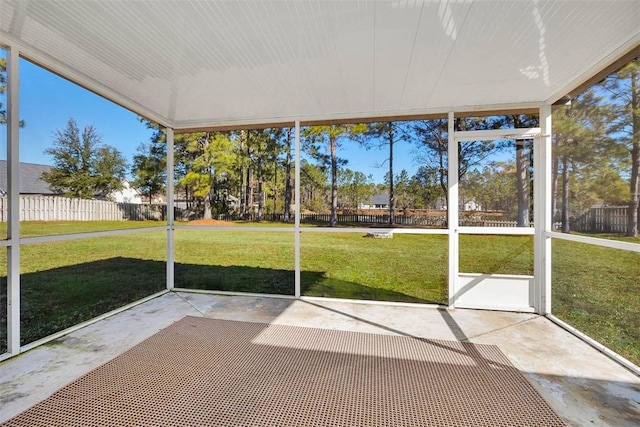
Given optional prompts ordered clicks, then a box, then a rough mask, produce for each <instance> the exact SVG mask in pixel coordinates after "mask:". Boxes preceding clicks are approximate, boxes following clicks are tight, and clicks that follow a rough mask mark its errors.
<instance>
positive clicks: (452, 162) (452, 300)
mask: <svg viewBox="0 0 640 427" xmlns="http://www.w3.org/2000/svg"><path fill="white" fill-rule="evenodd" d="M448 125H449V128H448V131H447V133H448V135H449V141H448V144H449V145H448V156H447V165H448V175H447V182H448V186H449V196H448V200H449V203H448V204H447V226H448V227H449V307H451V308H454V307H455V305H456V297H455V293H456V292H457V290H458V269H459V267H458V247H459V235H458V142H457V141H456V139H455V127H454V115H453V112H452V111H450V112H449V117H448Z"/></svg>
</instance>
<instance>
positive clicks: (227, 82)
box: [0, 0, 640, 130]
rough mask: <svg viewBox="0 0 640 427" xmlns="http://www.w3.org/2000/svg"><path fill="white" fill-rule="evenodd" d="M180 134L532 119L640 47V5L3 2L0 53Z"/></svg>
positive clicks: (559, 0) (429, 0)
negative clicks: (418, 120)
mask: <svg viewBox="0 0 640 427" xmlns="http://www.w3.org/2000/svg"><path fill="white" fill-rule="evenodd" d="M3 43H4V44H6V45H10V46H14V47H16V48H18V49H19V50H20V52H21V54H22V55H23V57H26V58H27V59H30V60H32V61H33V62H36V63H38V64H40V65H42V66H44V67H46V68H48V69H50V70H52V71H54V72H56V73H58V74H60V75H62V76H65V77H67V78H69V79H71V80H73V81H75V82H77V83H79V84H81V85H83V86H85V87H87V88H88V89H91V90H93V91H95V92H97V93H100V94H102V95H104V96H105V97H107V98H109V99H111V100H113V101H115V102H117V103H119V104H121V105H123V106H125V107H127V108H129V109H131V110H133V111H135V112H137V113H139V114H142V115H144V116H146V117H148V118H151V119H154V120H156V121H158V122H160V123H161V124H163V125H167V126H171V127H174V128H176V129H177V130H180V129H190V128H197V127H213V126H237V125H248V124H269V123H282V122H292V121H293V120H296V119H298V120H301V121H302V122H303V123H305V122H310V121H325V120H340V119H345V118H354V119H358V118H376V117H384V116H399V115H400V116H406V115H427V114H441V113H446V112H447V111H449V110H455V111H475V110H498V109H510V108H514V107H516V108H527V107H531V108H535V107H537V106H539V105H540V104H541V103H545V102H546V103H552V102H555V101H557V100H558V99H559V98H560V97H562V96H563V95H564V94H566V93H567V92H568V91H570V90H572V89H574V88H575V87H576V86H578V85H580V84H581V83H583V82H584V81H586V80H587V79H589V78H591V77H592V76H594V75H596V74H597V73H598V72H600V71H601V70H603V69H604V68H605V67H606V66H607V65H608V64H610V63H611V62H612V61H614V60H616V59H618V58H620V57H621V56H623V55H625V54H627V53H628V52H629V51H630V50H631V49H633V48H635V47H637V46H638V45H639V44H640V1H638V0H615V1H589V0H584V1H573V0H511V1H500V0H442V1H437V0H424V1H421V0H394V1H391V0H385V1H355V0H354V1H322V0H313V1H312V0H298V1H258V0H254V1H224V0H223V1H209V0H200V1H198V0H192V1H155V0H146V1H144V0H136V1H127V0H123V1H107V0H92V1H47V0H38V1H27V0H0V44H3Z"/></svg>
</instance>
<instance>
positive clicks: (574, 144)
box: [553, 88, 613, 233]
mask: <svg viewBox="0 0 640 427" xmlns="http://www.w3.org/2000/svg"><path fill="white" fill-rule="evenodd" d="M553 114H554V115H553V144H554V146H553V156H554V157H555V159H556V160H554V162H553V165H554V166H555V167H557V168H558V169H557V170H555V171H554V172H553V174H554V176H555V177H557V180H556V179H554V181H556V182H557V181H560V183H559V185H561V188H560V189H558V188H554V190H553V193H554V195H556V196H557V195H558V193H560V195H559V197H556V199H557V200H556V202H555V203H554V206H558V205H559V206H560V208H559V209H560V221H561V231H562V232H563V233H568V232H569V231H570V228H571V227H570V221H571V218H572V217H576V216H578V215H580V214H581V213H582V210H581V209H579V208H582V209H585V208H588V206H590V205H591V204H593V203H594V202H595V199H592V200H591V201H590V203H589V204H588V205H587V206H578V205H577V202H579V200H578V199H579V198H582V199H584V196H581V197H579V198H578V197H575V198H574V199H571V194H572V192H573V193H574V194H577V193H576V192H575V190H576V189H577V188H578V187H579V186H582V187H583V188H584V187H585V186H584V183H586V182H587V180H590V179H594V178H597V176H598V171H601V170H602V169H603V168H604V167H605V166H606V164H607V162H609V161H610V158H609V157H610V156H609V154H610V147H611V146H612V141H613V140H612V139H611V138H609V137H608V129H607V124H608V123H609V122H610V120H611V116H610V109H609V108H608V106H607V105H606V103H604V102H603V97H602V96H601V95H598V94H597V93H596V91H595V90H594V89H593V88H592V89H589V90H587V91H585V92H583V93H582V94H580V95H579V96H577V97H576V98H575V99H573V100H572V102H571V104H570V105H569V106H567V107H565V108H561V109H557V110H556V111H554V113H553ZM571 200H573V204H574V205H576V206H573V212H572V207H571Z"/></svg>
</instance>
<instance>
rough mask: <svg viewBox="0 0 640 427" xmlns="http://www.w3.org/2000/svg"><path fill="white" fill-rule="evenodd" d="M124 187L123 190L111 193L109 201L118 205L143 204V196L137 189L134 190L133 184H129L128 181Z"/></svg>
mask: <svg viewBox="0 0 640 427" xmlns="http://www.w3.org/2000/svg"><path fill="white" fill-rule="evenodd" d="M122 185H123V187H122V189H121V190H118V191H114V192H113V193H111V194H110V195H109V199H111V200H113V201H115V202H118V203H133V204H138V205H139V204H141V203H142V194H141V193H140V191H138V189H137V188H133V187H132V186H131V184H129V181H126V180H125V181H123V182H122Z"/></svg>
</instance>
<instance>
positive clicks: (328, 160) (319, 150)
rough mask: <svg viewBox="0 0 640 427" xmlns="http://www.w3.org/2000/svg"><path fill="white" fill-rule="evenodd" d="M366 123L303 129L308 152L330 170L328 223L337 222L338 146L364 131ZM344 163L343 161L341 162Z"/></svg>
mask: <svg viewBox="0 0 640 427" xmlns="http://www.w3.org/2000/svg"><path fill="white" fill-rule="evenodd" d="M366 130H367V128H366V125H363V124H354V125H330V126H311V127H308V128H306V129H305V130H304V133H303V134H304V136H305V138H306V142H305V145H306V146H307V149H308V151H309V154H310V155H311V156H312V157H314V158H315V159H317V160H319V161H320V162H321V163H323V164H325V165H330V170H331V216H330V220H329V225H330V226H331V227H335V226H336V225H337V224H338V166H339V164H340V163H341V162H340V160H339V159H338V146H339V145H340V143H341V142H342V141H343V140H346V139H354V138H355V137H357V136H358V135H361V134H362V133H364V132H366ZM342 163H344V162H342Z"/></svg>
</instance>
